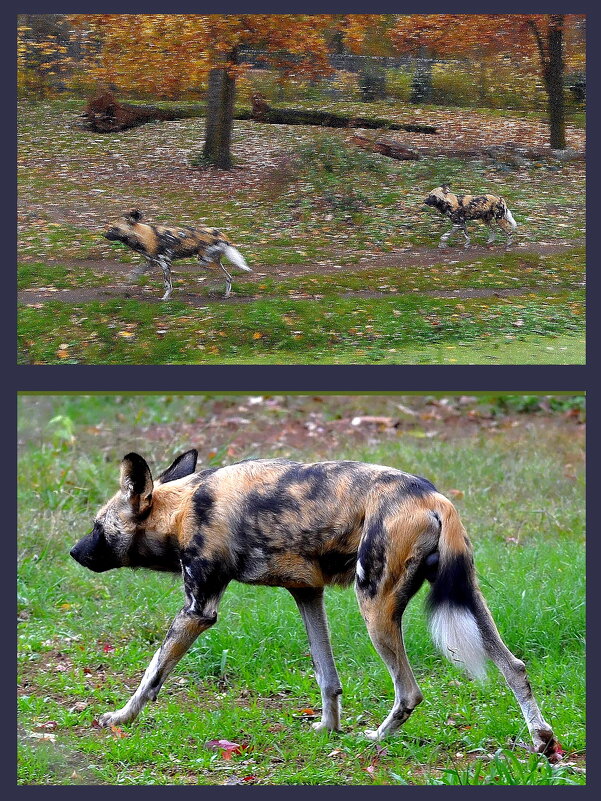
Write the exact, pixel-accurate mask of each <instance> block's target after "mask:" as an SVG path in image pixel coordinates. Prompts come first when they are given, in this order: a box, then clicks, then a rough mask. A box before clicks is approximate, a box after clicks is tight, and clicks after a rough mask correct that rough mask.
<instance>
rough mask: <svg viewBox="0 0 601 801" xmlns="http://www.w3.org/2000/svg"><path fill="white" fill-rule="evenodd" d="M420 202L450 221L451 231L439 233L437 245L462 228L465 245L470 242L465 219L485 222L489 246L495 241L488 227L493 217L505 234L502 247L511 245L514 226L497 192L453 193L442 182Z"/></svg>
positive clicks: (491, 229) (442, 246)
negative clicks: (493, 193) (478, 193)
mask: <svg viewBox="0 0 601 801" xmlns="http://www.w3.org/2000/svg"><path fill="white" fill-rule="evenodd" d="M424 203H425V204H426V206H433V207H434V208H435V209H438V211H439V212H440V213H441V214H444V215H445V217H448V218H449V219H450V220H451V222H452V223H453V227H452V228H451V230H450V231H447V233H446V234H443V236H441V238H440V242H439V244H438V247H439V248H444V247H446V246H447V242H448V241H449V239H450V238H451V237H452V236H453V234H455V233H457V231H459V230H461V231H463V236H464V237H465V247H468V246H469V244H470V238H469V236H468V235H467V228H466V226H467V221H468V220H482V222H485V223H486V224H487V225H488V227H489V229H490V230H489V234H488V239H487V240H486V244H487V245H491V244H492V243H493V242H494V241H495V231H494V229H493V227H492V222H493V220H494V221H496V222H497V223H498V225H499V227H500V228H502V229H503V231H504V232H505V235H506V237H507V245H506V247H509V246H510V245H511V243H512V236H511V235H512V233H513V232H514V231H515V229H516V228H517V227H518V225H517V223H516V221H515V220H514V219H513V215H512V213H511V212H510V211H509V209H508V208H507V203H505V201H504V200H503V198H502V197H497V195H454V194H453V193H452V192H451V191H450V188H449V185H448V184H443V185H442V186H439V187H437V188H436V189H433V190H432V191H431V192H430V194H429V195H428V197H427V198H426V199H425V200H424Z"/></svg>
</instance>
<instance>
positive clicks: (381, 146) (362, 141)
mask: <svg viewBox="0 0 601 801" xmlns="http://www.w3.org/2000/svg"><path fill="white" fill-rule="evenodd" d="M350 141H351V143H352V144H353V145H357V147H360V148H362V149H363V150H370V151H371V152H372V153H381V154H382V155H383V156H388V158H391V159H398V160H399V161H418V160H419V159H420V158H421V156H420V154H419V153H418V152H417V150H411V148H409V147H405V145H401V144H400V143H399V142H395V141H394V140H392V139H369V137H367V136H361V135H360V134H354V135H353V136H352V137H351V139H350Z"/></svg>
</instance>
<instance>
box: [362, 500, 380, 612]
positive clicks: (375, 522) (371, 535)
mask: <svg viewBox="0 0 601 801" xmlns="http://www.w3.org/2000/svg"><path fill="white" fill-rule="evenodd" d="M385 541H386V532H385V530H384V522H383V520H382V517H380V516H378V517H376V518H375V519H372V520H370V521H369V522H368V523H367V527H366V529H365V531H364V533H363V539H362V541H361V545H360V547H359V553H358V558H359V561H360V562H361V567H362V568H363V577H362V578H359V576H357V587H358V588H359V589H360V590H361V591H362V592H364V593H366V594H367V595H369V597H370V598H373V597H374V595H375V594H376V593H377V591H378V587H379V585H380V581H381V580H382V576H383V575H384V567H385V565H386V547H385Z"/></svg>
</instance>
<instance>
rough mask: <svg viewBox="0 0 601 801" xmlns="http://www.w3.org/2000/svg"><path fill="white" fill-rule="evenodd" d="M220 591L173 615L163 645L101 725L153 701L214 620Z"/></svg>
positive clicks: (119, 719)
mask: <svg viewBox="0 0 601 801" xmlns="http://www.w3.org/2000/svg"><path fill="white" fill-rule="evenodd" d="M220 597H221V593H220V594H219V595H217V596H215V597H213V598H209V599H207V600H206V601H204V603H202V604H201V605H199V604H198V603H197V602H196V601H195V600H189V601H188V603H187V604H186V606H184V608H183V609H182V610H181V611H180V612H179V613H178V614H177V615H176V616H175V618H174V620H173V623H172V624H171V627H170V628H169V631H168V632H167V636H166V637H165V640H164V641H163V644H162V645H161V647H160V648H159V649H158V651H157V652H156V653H155V655H154V656H153V657H152V661H151V662H150V664H149V665H148V667H147V668H146V672H145V673H144V676H143V678H142V681H141V682H140V685H139V687H138V689H137V690H136V691H135V693H134V694H133V695H132V697H131V698H130V699H129V701H128V702H127V703H126V704H125V706H124V707H123V708H122V709H118V710H117V711H116V712H106V713H105V714H104V715H101V716H100V718H99V719H98V722H99V723H100V725H101V726H116V725H119V724H121V723H129V722H130V721H132V720H135V718H137V716H138V714H139V713H140V711H141V709H142V708H143V707H144V705H145V704H146V703H147V701H154V700H155V699H156V697H157V695H158V694H159V690H160V689H161V687H162V685H163V682H164V681H165V679H166V678H167V676H168V675H169V674H170V673H171V671H172V670H173V668H174V667H175V666H176V665H177V663H178V662H179V660H180V659H181V658H182V656H183V655H184V654H185V653H186V651H187V650H188V649H189V648H190V646H191V645H192V643H193V642H194V640H195V639H196V638H197V637H198V635H199V634H200V633H201V632H203V631H206V630H207V629H208V628H210V627H211V626H212V625H213V624H214V623H215V621H216V620H217V606H218V604H219V598H220Z"/></svg>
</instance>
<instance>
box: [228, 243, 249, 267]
mask: <svg viewBox="0 0 601 801" xmlns="http://www.w3.org/2000/svg"><path fill="white" fill-rule="evenodd" d="M223 255H224V256H225V257H226V258H227V259H229V260H230V261H231V262H232V264H235V265H236V267H238V268H239V269H240V270H245V271H246V272H247V273H252V270H251V269H250V267H249V266H248V264H247V263H246V261H245V259H244V256H243V255H242V254H241V253H240V251H239V250H237V249H236V248H235V247H234V246H233V245H226V246H225V248H224V249H223Z"/></svg>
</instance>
